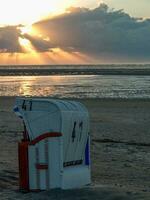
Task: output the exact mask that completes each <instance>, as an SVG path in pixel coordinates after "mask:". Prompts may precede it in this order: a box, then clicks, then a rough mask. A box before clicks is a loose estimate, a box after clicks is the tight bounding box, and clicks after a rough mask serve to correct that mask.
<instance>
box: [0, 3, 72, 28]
mask: <svg viewBox="0 0 150 200" xmlns="http://www.w3.org/2000/svg"><path fill="white" fill-rule="evenodd" d="M74 1H75V0H3V2H2V4H1V6H0V19H1V20H0V25H18V24H24V25H27V24H28V25H29V24H33V23H34V22H36V21H38V20H41V19H42V18H45V17H46V16H48V15H53V14H58V13H60V12H64V10H65V9H66V8H67V7H69V6H71V5H72V3H73V2H74Z"/></svg>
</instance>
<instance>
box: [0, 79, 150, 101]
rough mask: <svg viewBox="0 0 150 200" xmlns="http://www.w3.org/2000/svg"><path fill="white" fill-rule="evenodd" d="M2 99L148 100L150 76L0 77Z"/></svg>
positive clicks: (149, 95)
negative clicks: (22, 97) (28, 97)
mask: <svg viewBox="0 0 150 200" xmlns="http://www.w3.org/2000/svg"><path fill="white" fill-rule="evenodd" d="M0 96H50V97H62V98H64V97H65V98H118V97H119V98H149V97H150V77H149V76H110V75H109V76H106V75H105V76H103V75H77V76H74V75H67V76H5V77H3V76H0Z"/></svg>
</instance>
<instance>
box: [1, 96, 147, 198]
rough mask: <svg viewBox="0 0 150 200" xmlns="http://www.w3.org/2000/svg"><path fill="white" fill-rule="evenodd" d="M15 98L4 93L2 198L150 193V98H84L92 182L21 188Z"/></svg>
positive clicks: (143, 194) (140, 195)
mask: <svg viewBox="0 0 150 200" xmlns="http://www.w3.org/2000/svg"><path fill="white" fill-rule="evenodd" d="M14 100H15V98H13V97H0V199H1V200H3V199H9V200H10V199H15V200H17V199H18V200H19V199H29V200H30V199H37V200H40V199H41V200H43V199H52V200H53V199H62V200H63V199H68V200H69V199H73V200H74V199H82V200H83V199H84V200H86V199H87V200H90V199H104V200H106V199H107V200H108V199H109V200H118V199H119V200H130V199H139V200H145V199H146V200H149V199H150V100H119V99H118V100H111V99H110V100H108V99H105V100H104V99H103V100H100V99H84V100H80V101H81V102H82V103H84V104H85V105H86V106H87V107H88V109H89V112H90V117H91V138H92V141H91V157H92V185H91V186H89V187H86V188H83V189H79V190H69V191H60V190H53V191H49V192H40V193H38V194H35V193H27V194H23V193H21V192H19V190H18V161H17V142H18V141H19V140H20V139H21V131H22V129H23V127H22V125H21V123H20V120H19V119H18V118H17V117H16V116H15V115H14V113H13V112H12V108H13V105H14Z"/></svg>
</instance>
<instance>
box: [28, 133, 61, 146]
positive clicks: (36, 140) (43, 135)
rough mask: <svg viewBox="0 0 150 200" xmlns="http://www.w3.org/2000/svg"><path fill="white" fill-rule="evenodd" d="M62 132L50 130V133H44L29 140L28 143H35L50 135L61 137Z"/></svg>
mask: <svg viewBox="0 0 150 200" xmlns="http://www.w3.org/2000/svg"><path fill="white" fill-rule="evenodd" d="M61 136H62V133H57V132H50V133H44V134H42V135H40V136H38V137H37V138H35V139H34V140H32V141H31V142H30V145H35V144H36V143H38V142H40V141H41V140H44V139H45V138H50V137H61Z"/></svg>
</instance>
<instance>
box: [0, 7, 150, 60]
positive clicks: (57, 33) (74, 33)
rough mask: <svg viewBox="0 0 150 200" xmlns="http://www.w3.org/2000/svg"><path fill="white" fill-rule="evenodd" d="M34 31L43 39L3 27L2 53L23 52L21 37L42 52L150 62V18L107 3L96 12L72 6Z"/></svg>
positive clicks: (44, 21) (12, 27)
mask: <svg viewBox="0 0 150 200" xmlns="http://www.w3.org/2000/svg"><path fill="white" fill-rule="evenodd" d="M33 28H35V29H36V30H37V32H38V33H39V34H41V35H42V37H40V36H38V35H39V34H38V35H37V36H35V35H34V36H31V35H29V34H24V35H21V33H20V30H19V29H18V27H16V26H9V27H1V28H0V51H1V52H22V48H21V47H20V44H19V43H18V38H19V37H20V36H21V37H23V38H26V39H28V40H29V41H30V42H31V43H32V45H33V46H34V47H35V49H36V50H37V51H39V52H47V51H51V50H52V49H53V48H61V49H63V50H65V51H67V52H81V53H83V54H87V55H91V56H93V57H94V56H95V57H97V58H102V57H103V58H107V57H111V58H113V57H116V58H118V59H119V58H133V59H134V60H135V61H136V59H141V60H142V59H143V60H144V59H145V60H147V59H149V60H150V37H149V35H150V19H146V20H143V19H137V18H133V17H131V16H130V15H128V14H127V13H125V12H124V11H123V10H114V9H110V8H108V6H107V5H106V4H101V5H100V6H99V7H97V8H95V9H89V8H80V7H71V8H68V9H67V10H66V13H64V14H61V15H59V16H56V17H53V18H50V19H46V20H43V21H39V22H37V23H35V24H33ZM46 38H49V40H48V39H46Z"/></svg>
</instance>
